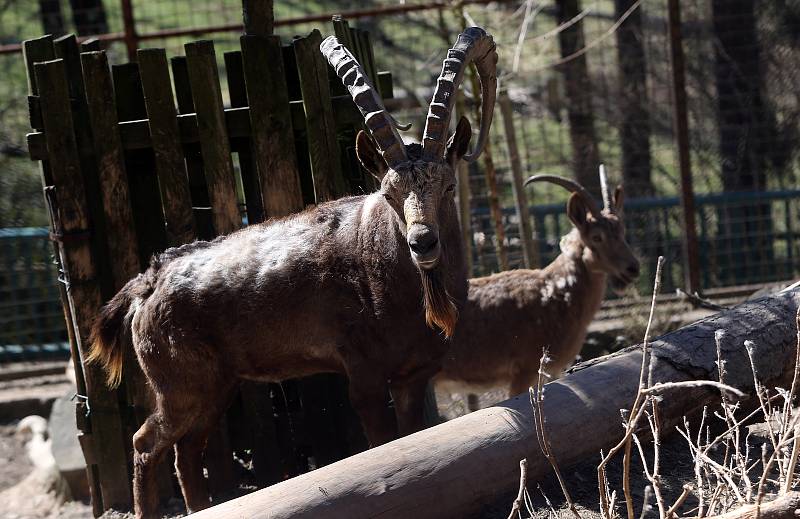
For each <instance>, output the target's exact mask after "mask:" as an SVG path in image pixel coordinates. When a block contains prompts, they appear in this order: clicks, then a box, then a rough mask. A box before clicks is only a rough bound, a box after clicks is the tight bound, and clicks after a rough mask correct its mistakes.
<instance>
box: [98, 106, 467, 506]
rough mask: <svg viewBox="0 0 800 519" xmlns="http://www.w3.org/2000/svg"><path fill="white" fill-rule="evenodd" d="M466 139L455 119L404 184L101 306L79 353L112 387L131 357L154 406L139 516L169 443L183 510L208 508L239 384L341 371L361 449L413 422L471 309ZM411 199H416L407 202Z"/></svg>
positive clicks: (165, 262) (184, 250)
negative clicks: (413, 247) (461, 186)
mask: <svg viewBox="0 0 800 519" xmlns="http://www.w3.org/2000/svg"><path fill="white" fill-rule="evenodd" d="M470 135H471V130H470V127H469V124H468V123H466V121H465V120H463V121H462V122H461V123H460V124H459V126H458V129H457V133H456V135H455V137H454V141H453V142H452V143H451V147H450V153H449V154H448V162H445V163H440V164H427V163H423V162H419V161H415V162H413V163H411V164H409V167H410V168H411V170H410V171H409V172H407V173H403V174H402V175H401V174H399V173H397V172H395V171H393V170H387V168H385V167H383V168H378V169H379V170H382V172H383V181H382V184H381V190H380V191H379V192H377V193H374V194H372V195H369V196H358V197H349V198H343V199H340V200H335V201H332V202H327V203H324V204H320V205H319V206H317V207H314V208H313V209H310V210H307V211H305V212H303V213H300V214H297V215H293V216H289V217H287V218H283V219H279V220H273V221H270V222H267V223H264V224H260V225H253V226H250V227H247V228H245V229H242V230H241V231H238V232H235V233H233V234H231V235H228V236H225V237H222V238H219V239H217V240H215V241H214V242H197V243H193V244H189V245H186V246H183V247H178V248H175V249H169V250H168V251H166V252H165V253H163V254H161V255H160V256H158V257H157V258H155V259H154V260H153V262H152V264H151V266H150V268H149V269H148V270H147V271H146V272H145V273H144V274H141V275H139V276H138V277H136V278H135V279H133V280H131V281H130V282H129V283H128V284H127V285H125V287H124V288H123V289H122V290H121V291H120V292H119V293H118V294H117V295H116V296H115V297H114V298H113V299H112V300H111V301H110V302H109V303H108V305H107V306H106V307H105V308H103V310H102V312H101V313H100V315H99V316H98V318H97V320H96V323H95V325H94V333H93V338H94V342H93V344H92V352H91V355H90V357H89V359H90V360H91V361H94V362H100V363H102V364H103V366H104V367H105V368H106V370H107V372H108V379H109V383H110V384H112V385H114V384H118V383H119V381H120V378H121V373H122V358H123V356H124V348H128V347H133V348H134V350H135V352H136V356H137V359H138V361H139V364H140V365H141V367H142V370H143V371H144V374H145V376H146V377H147V380H148V382H149V384H150V386H151V388H152V390H153V393H154V395H155V397H156V398H155V400H156V409H155V411H154V412H153V414H152V415H151V416H150V417H149V418H148V419H147V420H146V422H145V424H144V425H143V426H142V427H141V429H140V430H139V431H138V432H137V433H136V434H135V435H134V440H133V446H134V469H135V470H134V473H135V475H134V498H135V503H136V512H137V516H140V517H151V516H155V515H156V510H157V508H158V506H157V505H158V503H157V494H158V493H157V491H156V486H155V485H156V480H155V472H154V466H155V464H157V463H159V461H160V460H161V459H163V457H164V454H165V452H166V449H168V448H170V447H171V446H172V445H173V444H174V445H175V452H176V468H177V472H178V476H179V480H180V482H181V487H182V489H183V493H184V498H185V499H186V504H187V507H188V509H189V510H198V509H201V508H204V507H207V506H208V505H209V496H208V492H207V490H206V486H205V481H204V477H203V467H202V462H201V453H202V451H203V449H204V446H205V442H206V437H207V435H208V433H209V430H210V429H211V428H212V427H213V426H214V425H215V424H216V423H217V422H218V421H219V419H220V417H221V416H222V414H223V413H224V412H225V410H226V408H227V407H228V405H229V401H230V400H231V398H232V396H233V395H234V393H235V390H236V388H237V386H238V384H239V381H240V380H259V381H281V380H285V379H287V378H296V377H302V376H306V375H310V374H314V373H320V372H335V373H342V374H345V375H347V376H348V378H349V380H350V386H349V388H350V399H351V402H352V404H353V407H354V408H355V409H356V411H357V412H358V413H359V415H360V416H361V419H362V423H363V425H364V429H365V432H366V433H367V437H368V439H369V441H370V443H371V444H372V445H377V444H381V443H384V442H386V441H389V440H391V439H394V438H395V437H397V434H398V432H399V433H400V434H408V433H411V432H414V431H416V430H419V429H421V428H422V427H424V418H423V399H424V393H425V386H426V384H427V381H428V380H429V379H430V377H431V376H432V375H433V374H434V373H435V372H436V371H437V370H438V369H439V366H440V359H441V357H442V356H443V355H444V353H445V351H446V350H447V348H448V347H449V341H448V340H447V339H446V337H445V336H446V335H449V334H452V333H453V330H454V328H455V322H456V319H457V315H458V314H457V306H458V305H463V301H464V300H465V299H466V292H467V282H466V271H465V266H464V261H463V252H462V249H461V241H460V231H459V226H458V219H457V212H456V207H455V203H454V200H453V189H452V186H453V185H454V183H455V176H454V173H453V163H454V162H455V161H457V160H458V159H459V158H460V156H461V155H462V154H463V152H464V151H465V150H466V149H467V143H468V142H469V138H470ZM358 143H359V146H358V153H359V157H360V158H362V160H364V163H365V165H367V166H368V167H370V168H372V167H373V166H374V165H375V164H374V162H373V161H374V160H378V158H380V155H379V154H378V153H377V152H376V151H375V150H374V148H371V146H372V144H371V143H370V141H369V140H368V139H367V138H366V137H365V136H364V135H363V134H362V135H361V136H359V139H358ZM409 148H410V150H409V155H410V156H412V157H415V156H418V150H415V148H414V147H413V146H409ZM379 174H380V172H379ZM421 192H424V193H425V194H426V197H427V198H425V200H423V201H422V203H420V204H417V206H415V207H414V208H411V209H409V208H408V207H407V204H406V205H405V206H404V205H403V204H402V201H403V200H405V199H406V198H407V197H410V196H412V194H413V193H417V194H419V193H421ZM420 198H421V197H420ZM416 209H418V210H419V213H420V214H421V215H422V216H417V217H415V220H413V221H414V222H416V223H417V224H419V222H422V223H423V224H424V226H425V229H426V232H436V234H437V237H438V245H437V251H438V252H437V256H436V257H435V260H434V261H431V260H430V259H429V258H430V256H431V254H430V253H428V254H427V255H426V256H425V259H426V263H425V264H424V265H421V264H418V262H417V261H416V259H415V258H416V257H415V256H414V255H413V254H412V251H410V249H409V244H408V243H407V241H408V240H410V238H409V237H408V235H409V232H408V228H409V227H410V225H409V223H408V220H407V217H408V215H409V214H411V215H413V214H414V210H416ZM431 229H432V230H433V231H431ZM423 303H424V304H423ZM426 320H427V321H428V322H429V323H430V324H431V326H433V325H435V329H431V328H430V327H429V326H427V325H426ZM439 328H441V331H440V330H439ZM442 331H443V332H444V334H443V333H442ZM390 392H391V395H392V398H393V400H394V403H395V411H396V413H397V419H396V421H395V419H394V418H393V417H392V416H391V415H390V414H389V413H390V408H389V407H388V406H387V398H386V395H388V394H389V393H390Z"/></svg>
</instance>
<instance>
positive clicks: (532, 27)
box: [0, 0, 800, 293]
mask: <svg viewBox="0 0 800 519" xmlns="http://www.w3.org/2000/svg"><path fill="white" fill-rule="evenodd" d="M680 5H681V9H682V17H683V20H682V23H681V26H680V28H681V30H682V34H683V40H682V45H683V49H684V52H685V58H686V59H685V72H686V89H685V93H686V97H687V102H688V119H689V134H688V138H689V143H690V150H689V153H690V158H691V161H690V165H691V168H692V179H693V186H692V189H693V192H694V193H695V195H696V197H697V202H696V205H697V207H696V211H695V216H696V220H697V222H696V229H695V232H696V233H697V236H698V252H697V257H698V258H697V259H698V263H699V265H700V267H701V268H700V272H699V277H700V281H701V283H700V286H701V288H704V289H710V288H714V287H723V286H731V285H742V284H750V283H763V282H768V281H774V280H781V279H790V278H793V277H795V276H797V274H798V271H800V265H799V264H798V259H797V258H798V257H800V249H799V248H798V242H797V239H796V238H797V236H796V235H797V230H796V227H797V226H796V224H795V222H797V221H798V218H797V217H798V211H799V210H800V207H798V205H800V192H798V191H797V190H796V189H795V187H796V186H797V179H798V171H799V167H800V164H798V153H797V150H798V149H800V147H799V146H798V141H800V134H799V133H798V132H800V125H798V121H799V120H800V93H798V91H797V89H796V88H795V85H797V84H798V79H800V77H798V76H799V75H800V66H798V65H800V38H798V34H800V30H798V29H800V6H799V5H798V4H797V3H796V2H790V1H783V0H781V1H774V0H688V1H683V2H680ZM0 7H2V9H0V67H2V68H3V71H4V76H3V79H2V80H0V119H2V124H0V173H2V174H0V227H16V226H35V225H45V224H46V216H45V214H46V213H45V210H44V206H43V203H42V198H41V195H40V193H39V191H38V189H39V187H38V180H37V178H38V173H37V172H35V171H34V170H33V166H32V164H31V163H29V162H28V161H27V159H26V158H24V155H25V137H24V136H25V132H26V131H27V101H26V95H25V94H26V90H27V89H26V84H25V70H24V65H23V60H22V59H21V56H20V55H19V53H18V52H14V50H15V49H16V47H15V45H16V44H18V43H19V42H20V41H22V40H23V39H25V38H29V37H34V36H37V35H39V34H42V33H44V32H49V33H54V34H66V33H70V32H75V33H77V34H79V35H82V36H86V37H90V36H92V35H98V37H99V39H101V40H102V41H103V45H104V46H105V48H107V50H108V52H109V58H110V60H111V61H112V62H117V63H120V62H123V61H126V60H127V59H128V49H129V47H130V44H131V41H133V43H134V44H135V45H138V46H140V47H148V46H158V47H165V48H166V49H167V53H168V54H170V55H174V54H181V53H182V52H183V44H184V43H185V42H186V41H189V40H191V39H192V38H198V37H203V38H210V39H214V40H215V44H216V48H217V58H218V61H219V65H220V73H221V75H223V80H222V84H223V85H225V81H224V74H225V68H224V63H223V55H224V52H225V51H227V50H230V49H233V48H234V47H235V46H236V43H237V40H238V37H239V34H240V33H241V1H240V0H197V1H191V2H190V1H188V0H174V1H166V0H146V1H145V0H130V1H128V0H81V1H78V0H69V1H67V0H39V1H37V2H30V1H23V0H0ZM355 10H358V11H357V12H354V13H351V14H350V15H348V18H349V20H350V22H351V25H354V26H357V27H359V28H361V29H365V30H368V31H369V32H370V34H371V37H372V40H373V42H374V45H375V59H376V62H377V64H378V66H379V68H380V69H383V70H390V71H391V72H392V74H393V82H394V98H393V99H392V100H390V101H388V102H387V105H388V106H389V108H390V110H391V111H392V112H393V114H394V115H395V116H396V118H397V119H399V120H401V122H411V123H413V126H412V129H411V130H410V131H409V132H408V134H407V135H406V136H407V137H409V138H419V137H420V134H421V131H422V126H423V124H424V115H425V111H426V108H427V103H428V101H429V100H430V95H431V92H432V88H433V86H434V84H435V78H436V76H437V75H438V73H439V71H440V69H441V61H442V59H443V57H444V55H445V51H446V49H447V48H448V46H449V45H451V44H452V43H453V41H454V40H455V37H456V35H457V34H458V32H459V31H460V30H461V29H462V28H463V27H465V26H467V25H473V24H475V25H481V26H483V27H485V28H486V29H487V30H488V31H489V32H490V33H492V34H493V36H494V38H495V41H496V42H497V44H498V52H499V54H500V63H499V78H500V86H501V90H502V91H503V92H505V93H506V94H507V95H508V97H509V98H510V102H511V105H512V108H513V122H512V124H513V126H514V129H515V134H516V135H515V136H514V141H515V144H516V147H517V148H518V149H519V155H520V159H521V165H522V173H523V175H525V176H527V175H530V174H534V173H539V172H547V173H554V174H561V175H565V176H569V177H574V178H577V179H578V180H580V181H581V182H582V183H583V184H585V185H586V187H587V188H589V189H590V190H591V191H593V192H594V193H595V194H599V193H598V189H599V188H598V180H597V166H598V164H599V163H601V162H602V163H604V164H606V166H607V168H608V170H609V172H610V178H611V180H612V182H614V183H618V182H619V183H624V185H625V188H626V193H627V195H628V202H627V204H626V226H627V229H628V239H629V241H630V242H631V244H632V245H633V247H634V248H635V249H636V250H637V251H638V253H639V255H640V257H641V258H642V260H643V264H644V267H645V268H644V270H643V274H642V276H641V277H640V281H639V285H638V289H639V291H640V292H641V293H647V292H648V291H649V290H650V284H651V277H652V272H653V271H654V269H655V261H656V258H657V256H658V255H664V256H665V257H666V258H667V260H668V262H669V263H668V265H669V268H668V269H667V279H666V280H665V286H666V288H669V289H672V288H676V287H684V286H685V281H684V280H685V279H686V274H687V272H686V271H687V265H686V263H685V251H684V249H683V246H684V245H683V240H682V237H683V234H684V218H683V216H684V213H683V211H682V206H681V201H680V193H681V174H680V169H679V164H678V160H677V157H676V146H675V144H674V143H675V139H676V131H675V126H674V124H673V117H674V107H675V105H674V103H673V95H674V93H675V92H674V91H673V86H672V85H673V83H672V76H671V71H672V68H671V65H670V31H669V28H670V26H669V19H668V15H667V2H666V0H594V1H589V0H582V1H581V0H547V1H544V0H541V1H539V0H526V1H519V0H513V1H508V0H501V1H495V2H491V3H488V2H486V1H480V0H478V1H476V2H472V3H470V2H461V3H458V4H452V5H451V4H433V3H432V4H421V3H414V4H407V3H403V4H398V3H396V2H393V1H391V0H372V1H370V2H367V3H364V2H356V1H354V0H347V1H341V0H337V1H335V2H333V1H323V0H317V1H314V2H308V1H302V2H301V1H299V0H292V1H288V2H278V3H276V5H275V19H276V27H275V31H276V33H277V34H279V35H280V36H281V37H282V38H283V40H284V41H289V40H291V39H292V37H293V36H295V35H305V34H307V33H308V32H310V31H311V30H312V29H313V28H320V27H321V26H322V25H323V22H322V20H325V19H326V18H328V17H329V16H330V15H331V14H333V13H337V12H347V11H355ZM126 21H127V23H126ZM329 32H332V31H329ZM465 90H466V95H465V97H464V103H463V105H462V107H461V111H462V112H464V113H466V115H468V116H469V117H470V118H471V119H472V120H473V121H474V120H475V108H476V107H475V106H474V104H473V103H472V99H473V95H472V94H473V86H472V85H471V82H470V81H469V80H468V81H465ZM223 97H224V98H225V102H226V103H228V102H229V99H228V96H227V92H223ZM495 117H496V119H495V124H493V127H492V135H491V157H492V162H493V164H492V165H491V167H493V170H494V173H495V176H496V183H497V186H496V191H493V190H490V189H489V188H488V187H487V171H488V169H490V166H489V165H488V164H487V163H486V162H485V161H483V160H482V161H479V162H478V163H476V164H473V165H471V166H470V170H469V173H470V177H469V178H470V197H469V205H470V209H471V221H470V226H471V231H472V232H471V234H470V236H471V255H472V264H473V274H474V275H485V274H488V273H491V272H494V271H497V270H500V269H501V268H503V266H504V262H503V261H501V259H500V256H501V255H503V256H506V255H507V256H508V260H507V262H506V263H507V267H508V268H516V267H520V266H524V262H523V260H522V249H521V239H520V231H519V218H518V217H517V215H516V213H515V210H514V193H513V188H512V176H511V160H510V156H511V154H510V151H509V150H510V147H509V144H510V143H509V141H510V137H509V135H507V134H506V131H505V129H504V125H503V124H501V121H500V117H499V114H497V115H496V116H495ZM7 172H11V174H7ZM31 179H33V181H31ZM528 196H529V202H530V203H531V206H532V207H531V209H530V214H531V217H532V222H533V229H534V230H533V238H534V239H535V242H536V246H537V247H538V249H537V252H538V256H539V265H544V264H546V263H547V262H549V261H550V260H552V258H553V257H554V256H555V255H557V254H558V251H559V249H558V243H559V240H560V237H561V236H562V235H563V234H565V233H566V232H567V231H568V230H569V226H570V223H569V220H568V219H567V217H566V214H565V207H564V205H565V204H564V202H565V201H566V199H567V193H566V192H563V190H560V189H559V188H557V187H555V186H547V185H541V184H537V185H536V187H535V188H531V189H530V190H529V192H528ZM495 197H496V199H497V200H498V202H499V206H500V209H501V210H502V211H501V212H502V215H503V217H502V221H501V222H499V224H498V223H497V222H493V221H492V217H491V211H490V207H489V206H490V204H491V200H492V199H493V198H495ZM498 232H499V234H498ZM498 236H500V238H498ZM501 249H502V250H501Z"/></svg>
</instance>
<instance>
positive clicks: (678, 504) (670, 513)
mask: <svg viewBox="0 0 800 519" xmlns="http://www.w3.org/2000/svg"><path fill="white" fill-rule="evenodd" d="M692 490H694V487H692V485H690V484H688V483H687V484H685V485H683V490H682V491H681V495H679V496H678V499H676V500H675V503H673V504H672V506H671V507H669V510H667V519H672V517H673V516H676V515H677V514H676V512H677V511H678V508H680V507H681V506H682V505H683V503H684V501H686V498H687V497H689V494H691V493H692Z"/></svg>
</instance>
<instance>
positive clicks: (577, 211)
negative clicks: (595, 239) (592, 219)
mask: <svg viewBox="0 0 800 519" xmlns="http://www.w3.org/2000/svg"><path fill="white" fill-rule="evenodd" d="M589 212H590V211H589V206H587V205H586V201H585V200H584V199H583V197H582V196H581V195H579V194H578V193H572V195H571V196H570V197H569V200H567V216H568V217H569V219H570V221H571V222H572V224H573V225H574V226H575V227H577V228H578V230H581V229H583V228H584V227H585V226H586V222H587V220H588V218H589Z"/></svg>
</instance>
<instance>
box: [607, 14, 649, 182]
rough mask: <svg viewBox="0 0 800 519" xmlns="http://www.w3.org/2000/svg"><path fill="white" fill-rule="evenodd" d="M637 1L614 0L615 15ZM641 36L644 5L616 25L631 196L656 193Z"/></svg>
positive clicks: (624, 166)
mask: <svg viewBox="0 0 800 519" xmlns="http://www.w3.org/2000/svg"><path fill="white" fill-rule="evenodd" d="M634 3H635V2H634V0H614V6H615V9H616V17H617V18H620V17H621V16H622V15H623V14H624V13H625V12H626V11H627V10H628V9H630V8H631V6H632V5H633V4H634ZM642 38H643V31H642V8H641V7H639V8H637V9H635V10H634V11H633V13H631V15H630V16H629V17H628V19H627V20H625V22H624V23H623V24H622V25H621V26H620V27H619V29H617V56H618V59H619V107H620V116H621V121H620V139H621V141H622V178H623V180H624V182H625V191H626V194H628V195H629V196H632V197H640V196H653V194H654V193H655V190H654V189H653V182H652V180H651V178H650V171H651V168H650V108H649V106H648V97H647V58H646V56H645V53H644V42H643V41H642Z"/></svg>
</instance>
